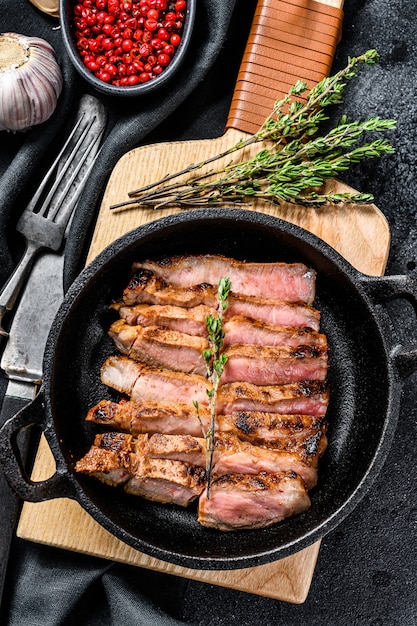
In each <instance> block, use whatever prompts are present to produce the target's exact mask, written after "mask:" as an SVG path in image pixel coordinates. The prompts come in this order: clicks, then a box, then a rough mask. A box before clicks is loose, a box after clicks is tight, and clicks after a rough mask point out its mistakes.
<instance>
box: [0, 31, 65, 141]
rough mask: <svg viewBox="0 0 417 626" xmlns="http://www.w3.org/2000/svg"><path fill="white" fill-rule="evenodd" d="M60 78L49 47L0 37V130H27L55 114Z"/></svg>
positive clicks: (35, 41) (12, 36)
mask: <svg viewBox="0 0 417 626" xmlns="http://www.w3.org/2000/svg"><path fill="white" fill-rule="evenodd" d="M62 85H63V78H62V73H61V69H60V67H59V65H58V63H57V61H56V57H55V51H54V49H53V48H52V46H51V45H50V44H49V43H48V42H47V41H45V40H44V39H40V38H39V37H26V36H25V35H19V34H16V33H3V34H1V35H0V130H11V131H17V130H27V129H29V128H31V127H32V126H35V125H36V124H41V123H42V122H45V121H46V120H47V119H48V118H49V117H50V116H51V115H52V113H53V112H54V111H55V108H56V105H57V101H58V98H59V95H60V93H61V91H62Z"/></svg>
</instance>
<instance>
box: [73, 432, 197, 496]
mask: <svg viewBox="0 0 417 626" xmlns="http://www.w3.org/2000/svg"><path fill="white" fill-rule="evenodd" d="M148 447H149V445H148V435H141V436H140V437H138V438H133V437H132V436H131V435H126V434H122V433H103V434H100V435H97V436H96V437H95V440H94V445H93V446H92V447H91V448H90V450H89V451H88V452H87V453H86V454H85V456H84V457H83V458H82V459H80V460H79V461H78V462H77V464H76V466H75V470H76V471H77V472H80V473H83V474H87V475H89V476H94V477H95V478H98V479H99V480H101V481H102V482H105V483H106V484H108V485H112V486H116V485H123V488H124V490H125V491H126V492H127V493H130V494H132V495H139V496H142V497H143V498H146V499H148V500H153V501H155V502H162V503H164V504H167V503H169V504H177V505H179V506H183V507H185V506H188V505H189V504H191V502H193V501H194V500H195V499H196V498H198V497H199V495H200V494H201V493H202V491H203V489H204V487H205V484H206V473H205V470H204V469H203V468H202V467H200V466H197V465H194V464H191V463H186V462H182V461H179V460H171V459H167V458H164V459H163V458H151V457H149V456H148V455H147V450H148Z"/></svg>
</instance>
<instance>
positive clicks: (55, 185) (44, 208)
mask: <svg viewBox="0 0 417 626" xmlns="http://www.w3.org/2000/svg"><path fill="white" fill-rule="evenodd" d="M95 119H96V118H95V117H93V118H92V119H91V120H90V122H89V123H88V124H87V126H86V127H85V128H84V129H83V131H82V133H81V135H80V137H79V138H78V139H77V141H76V143H75V145H74V146H73V148H72V150H71V152H70V154H69V155H68V158H67V159H66V160H65V164H64V166H63V168H62V169H61V171H60V172H59V175H58V176H57V177H56V179H55V181H54V183H53V185H52V186H51V188H50V190H49V191H48V195H47V196H46V198H45V200H44V201H43V203H42V205H41V207H40V209H39V211H37V213H38V214H39V215H43V216H44V217H47V216H48V218H49V219H53V218H54V216H55V214H56V210H55V212H53V211H50V210H49V204H50V202H51V200H52V198H53V196H54V194H55V192H56V190H57V188H58V186H59V185H60V184H61V182H62V180H63V178H64V176H65V174H66V173H67V171H68V170H69V168H70V167H71V165H72V161H73V159H74V157H75V155H76V154H77V152H78V151H79V149H80V147H81V146H82V144H83V142H84V139H85V138H86V136H87V134H88V131H89V130H90V128H91V127H92V125H93V124H94V122H95ZM67 145H69V143H68V142H67ZM88 148H89V146H88ZM84 161H85V158H84V157H83V160H82V161H81V165H82V164H83V163H84ZM81 165H80V164H78V166H77V168H76V170H75V172H76V173H78V172H79V171H80V168H81ZM74 179H75V177H71V180H72V182H73V181H74ZM65 189H66V187H65ZM47 214H48V215H47Z"/></svg>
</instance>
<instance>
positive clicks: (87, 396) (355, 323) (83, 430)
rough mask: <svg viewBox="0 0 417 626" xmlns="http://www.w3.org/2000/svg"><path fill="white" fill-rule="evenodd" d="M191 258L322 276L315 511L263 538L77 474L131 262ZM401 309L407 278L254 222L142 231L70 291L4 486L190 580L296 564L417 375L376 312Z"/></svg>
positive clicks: (353, 487)
mask: <svg viewBox="0 0 417 626" xmlns="http://www.w3.org/2000/svg"><path fill="white" fill-rule="evenodd" d="M187 253H222V254H225V255H229V256H232V257H235V258H238V259H246V260H257V261H277V260H279V261H304V262H305V263H306V264H307V265H309V266H312V267H313V268H314V269H315V270H316V271H317V298H316V306H317V307H318V308H319V309H320V310H321V312H322V329H323V332H325V333H326V334H327V336H328V340H329V345H330V350H331V360H330V362H331V365H330V370H329V383H330V389H331V402H330V406H329V411H328V421H329V423H330V429H329V446H328V449H327V451H326V453H325V455H324V457H323V458H322V460H321V463H320V468H319V484H318V486H317V487H316V488H315V489H314V490H313V491H312V492H311V496H312V506H311V509H310V510H309V511H307V512H306V513H303V514H302V515H299V516H297V517H294V518H290V519H288V520H285V521H283V522H282V523H279V524H276V525H275V526H273V527H270V528H267V529H263V530H256V531H239V532H232V533H221V532H218V531H214V530H208V529H206V528H203V527H202V526H200V525H199V524H198V522H197V519H196V511H195V509H194V508H191V510H182V509H180V508H176V507H174V506H164V505H159V504H155V503H150V502H147V501H145V500H142V499H141V498H138V497H133V496H128V495H126V494H124V492H123V491H122V490H121V489H120V490H119V489H114V488H110V487H107V486H105V485H102V484H101V483H99V482H98V481H96V480H94V479H91V478H89V477H86V476H80V475H76V474H75V473H74V471H73V468H74V464H75V462H76V461H77V460H78V459H79V458H80V457H81V456H82V455H83V454H84V453H85V452H86V451H87V449H88V448H89V446H90V445H91V443H92V441H93V437H94V433H95V432H96V430H97V428H98V427H97V426H94V425H91V424H86V423H85V421H84V417H85V415H86V413H87V410H88V409H89V408H90V407H91V406H93V405H94V404H95V403H96V402H98V401H99V400H100V399H102V398H110V399H111V398H116V397H117V396H116V394H115V393H113V392H112V391H111V390H109V389H107V388H106V387H104V386H103V385H102V384H101V382H100V380H99V369H100V366H101V364H102V363H103V361H104V359H105V357H106V356H107V355H108V354H109V353H115V350H114V347H113V345H112V343H111V341H110V340H109V339H108V337H107V336H106V330H107V328H108V326H109V324H110V321H111V319H113V317H112V315H113V313H112V312H111V311H109V309H108V305H109V303H110V302H111V301H112V299H114V298H118V297H119V296H120V294H121V291H122V289H123V287H124V286H125V285H126V283H127V280H128V276H129V270H130V266H131V263H132V261H133V260H141V259H147V258H161V257H164V256H165V255H172V254H187ZM398 297H404V298H406V299H408V300H410V301H411V302H412V304H413V307H414V309H415V310H417V288H416V284H415V282H413V281H412V280H411V279H410V278H408V277H405V276H390V277H382V278H379V277H376V278H374V277H368V276H365V275H363V274H360V273H359V272H358V271H356V270H355V269H354V268H353V267H352V266H351V265H350V264H349V263H347V262H346V261H345V260H344V259H343V258H342V257H340V256H339V255H338V254H337V253H336V252H335V251H334V250H333V249H332V248H330V247H329V246H328V245H327V244H325V243H324V242H323V241H321V240H320V239H318V238H317V237H315V236H314V235H312V234H310V233H308V232H306V231H304V230H302V229H300V228H298V227H296V226H293V225H292V224H289V223H286V222H283V221H281V220H279V219H276V218H273V217H270V216H267V215H263V214H260V213H256V212H252V211H244V210H238V209H232V210H214V209H212V210H209V211H205V210H195V211H192V212H187V213H180V214H177V215H174V216H170V217H166V218H163V219H161V220H158V221H155V222H153V223H151V224H148V225H145V226H142V227H140V228H138V229H137V230H134V231H132V232H130V233H128V234H127V235H125V236H124V237H122V238H121V239H119V240H117V241H116V242H114V243H113V244H112V245H111V246H109V247H108V248H107V249H106V250H104V251H103V252H102V253H101V254H100V255H99V256H98V257H97V258H96V259H95V260H94V261H93V262H92V263H91V265H90V266H88V267H87V268H86V269H85V270H84V271H83V272H82V273H81V275H80V276H79V277H78V279H77V280H76V281H75V283H74V284H73V286H72V287H71V289H70V290H69V292H68V294H67V296H66V298H65V301H64V303H63V305H62V307H61V309H60V311H59V313H58V315H57V317H56V319H55V321H54V324H53V327H52V330H51V333H50V336H49V339H48V343H47V348H46V352H45V359H44V381H43V384H42V387H41V390H40V392H39V394H38V396H37V397H36V399H35V400H34V401H33V402H32V403H31V404H30V405H29V406H28V407H26V408H25V409H23V410H22V411H21V412H20V413H18V414H17V415H16V416H15V417H13V418H11V420H9V421H8V422H7V423H6V425H5V426H4V427H3V429H2V431H1V447H0V458H2V460H3V464H4V469H5V472H6V474H7V477H8V479H9V482H10V483H11V485H12V486H13V488H14V489H15V490H16V492H17V493H18V494H19V495H20V496H21V497H22V498H23V499H26V500H31V501H40V500H46V499H50V498H55V497H62V496H66V497H69V498H74V499H75V500H77V501H78V502H79V503H80V504H81V505H82V506H83V507H84V508H85V509H86V510H87V511H88V512H89V513H90V514H91V515H92V516H93V517H94V518H95V519H96V520H97V521H98V522H99V523H100V524H102V525H103V526H104V527H105V528H106V529H107V530H108V531H110V532H111V533H113V534H114V535H115V536H116V537H118V538H119V539H121V540H123V541H125V542H126V543H127V544H129V545H130V546H132V547H134V548H136V549H138V550H140V551H142V552H145V553H147V554H149V555H151V556H153V557H157V558H160V559H163V560H166V561H168V562H172V563H175V564H178V565H182V566H185V567H191V568H203V569H234V568H241V567H250V566H253V565H259V564H262V563H266V562H270V561H273V560H276V559H278V558H281V557H283V556H287V555H289V554H291V553H293V552H295V551H298V550H300V549H301V548H303V547H306V546H307V545H309V544H311V543H313V542H314V541H316V540H317V539H319V538H321V537H323V536H324V535H325V534H326V533H328V532H329V531H331V530H332V529H334V528H335V526H336V525H337V524H339V523H340V522H341V521H342V520H343V519H344V518H345V517H346V515H348V514H349V513H350V512H351V511H352V509H353V508H354V507H355V505H356V504H357V503H358V502H359V500H360V499H361V498H362V497H363V495H364V494H365V492H366V491H367V489H368V488H369V486H370V484H371V483H372V480H373V479H374V478H375V477H376V475H377V473H378V472H379V470H380V469H381V466H382V464H383V461H384V459H385V456H386V454H387V451H388V449H389V446H390V444H391V440H392V437H393V433H394V430H395V426H396V422H397V418H398V413H399V403H400V393H401V386H402V382H403V379H404V378H405V377H406V376H407V375H408V374H409V373H411V372H412V371H414V370H415V369H417V347H416V346H411V347H404V346H401V345H399V344H398V342H396V340H395V332H394V329H393V328H392V325H391V323H390V318H389V316H388V314H387V311H386V307H385V306H384V303H386V302H387V301H388V300H391V299H394V298H398ZM31 424H39V425H40V426H41V428H42V429H43V431H44V433H45V435H46V438H47V440H48V442H49V445H50V447H51V450H52V452H53V455H54V457H55V460H56V464H57V471H56V474H55V475H54V476H53V477H52V478H50V479H49V480H46V481H44V482H41V483H31V482H30V481H29V480H28V479H27V477H26V476H24V474H23V473H22V472H21V470H20V469H19V463H18V462H17V459H18V453H17V451H16V449H17V447H16V441H15V440H16V435H17V432H18V431H19V430H20V429H22V428H23V427H26V426H28V425H31Z"/></svg>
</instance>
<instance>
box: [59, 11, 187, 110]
mask: <svg viewBox="0 0 417 626" xmlns="http://www.w3.org/2000/svg"><path fill="white" fill-rule="evenodd" d="M74 4H75V0H59V12H60V23H61V32H62V39H63V42H64V46H65V49H66V51H67V54H68V56H69V58H70V60H71V61H72V63H73V65H74V67H75V69H76V70H77V72H78V73H79V74H80V75H81V76H82V78H83V79H84V80H85V81H86V82H87V83H89V84H90V85H91V86H92V87H93V88H94V89H97V90H98V91H100V92H102V93H105V94H106V95H109V96H119V97H120V96H122V97H138V96H144V95H148V94H151V93H153V92H155V91H157V90H159V89H160V88H161V87H163V86H164V85H166V84H167V83H168V82H169V81H171V80H172V78H173V77H174V76H175V75H176V74H177V72H178V70H179V69H180V67H181V66H182V64H183V61H184V58H185V56H186V53H187V50H188V47H189V44H190V41H191V37H192V33H193V26H194V20H195V14H196V9H197V0H187V9H186V16H185V20H184V27H183V31H182V34H181V43H180V44H179V46H178V47H177V48H176V50H175V54H174V56H173V57H172V60H171V62H170V64H169V65H168V66H167V67H165V68H164V70H163V72H162V73H161V74H159V75H158V76H156V77H155V78H152V79H151V80H149V81H148V82H144V83H140V84H138V85H132V86H116V85H112V84H110V83H106V82H104V81H102V80H100V79H99V78H97V77H96V76H95V75H94V74H93V73H92V72H91V71H90V70H88V69H87V68H86V66H85V65H84V63H83V62H82V59H81V57H80V55H79V53H78V51H77V48H76V46H75V44H74V23H73V17H72V7H73V6H74Z"/></svg>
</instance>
